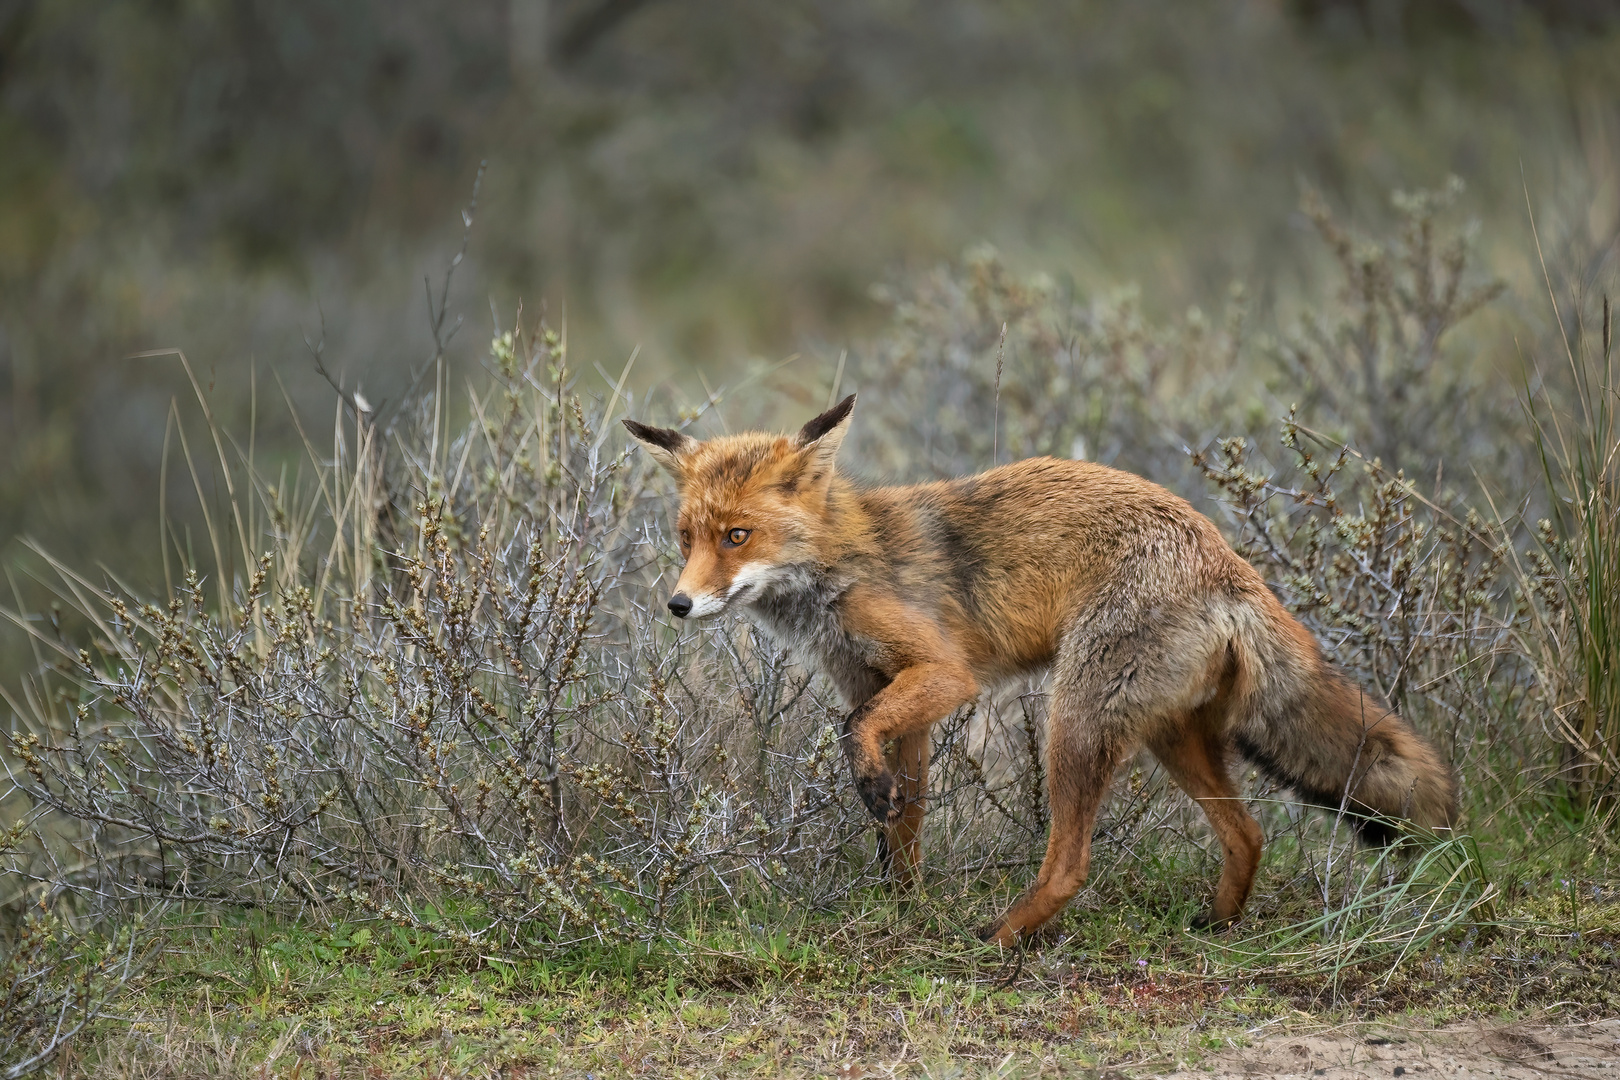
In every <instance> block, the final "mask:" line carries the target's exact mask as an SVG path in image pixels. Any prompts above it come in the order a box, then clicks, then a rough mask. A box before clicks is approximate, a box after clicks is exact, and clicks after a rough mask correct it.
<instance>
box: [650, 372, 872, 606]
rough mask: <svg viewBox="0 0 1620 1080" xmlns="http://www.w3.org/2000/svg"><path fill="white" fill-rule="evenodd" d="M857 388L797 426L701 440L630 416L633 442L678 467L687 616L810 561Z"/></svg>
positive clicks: (747, 593) (681, 588)
mask: <svg viewBox="0 0 1620 1080" xmlns="http://www.w3.org/2000/svg"><path fill="white" fill-rule="evenodd" d="M854 408H855V395H854V394H851V395H850V396H849V397H847V398H845V399H844V400H843V401H840V402H839V403H838V404H837V405H834V406H833V407H832V408H831V409H828V410H827V411H826V412H824V413H822V414H821V415H820V416H818V417H816V418H815V419H814V420H811V421H810V422H809V423H807V424H805V425H804V427H802V428H800V429H799V431H798V433H797V434H794V435H768V434H763V433H752V434H747V435H727V436H725V437H723V438H718V439H710V440H708V441H706V442H699V441H698V440H697V439H694V438H692V437H691V436H689V435H683V434H682V433H680V432H679V431H674V430H671V429H669V428H655V427H648V426H647V425H646V424H638V423H636V422H635V421H634V420H626V421H625V422H624V426H625V427H627V428H629V429H630V434H631V435H633V436H635V439H636V441H637V442H639V443H641V445H642V446H644V447H646V449H647V451H648V452H649V453H650V454H652V456H653V458H654V459H655V460H656V461H657V462H658V463H659V464H660V465H662V466H663V467H664V468H665V469H668V470H669V471H670V473H672V474H673V475H674V477H675V486H676V489H677V490H678V491H679V492H680V496H681V510H680V516H679V517H678V518H677V520H676V536H677V537H678V539H679V540H680V545H681V555H682V556H683V557H684V558H685V559H686V566H685V568H684V569H682V571H681V577H680V580H679V581H678V582H676V583H675V595H673V596H671V597H670V598H669V610H670V611H672V612H674V613H675V614H676V615H678V616H680V617H681V618H683V619H684V618H686V617H687V616H691V617H693V618H702V617H703V616H706V615H715V614H718V613H719V612H721V611H724V610H725V609H726V607H727V606H728V605H730V604H732V603H734V602H736V603H750V602H752V601H754V600H757V599H759V598H760V597H761V596H763V595H764V594H765V593H767V592H769V591H770V589H771V587H772V586H773V585H775V584H778V583H780V582H783V581H785V580H787V579H788V578H789V577H791V576H792V575H793V574H794V570H795V567H798V566H802V565H803V564H805V563H806V562H809V561H811V560H812V559H813V558H814V554H815V543H814V541H815V538H816V535H817V533H818V531H819V528H818V527H819V525H820V524H821V522H822V519H823V517H824V515H825V512H826V506H827V492H828V489H829V488H830V487H831V485H832V479H833V459H834V458H835V457H836V456H837V454H838V447H839V446H840V444H842V443H843V441H844V434H845V432H847V431H848V430H849V418H850V413H851V411H852V410H853V409H854Z"/></svg>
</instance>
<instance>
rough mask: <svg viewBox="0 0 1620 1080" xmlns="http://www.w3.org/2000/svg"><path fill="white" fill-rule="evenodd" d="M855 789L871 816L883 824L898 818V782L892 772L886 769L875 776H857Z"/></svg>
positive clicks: (899, 802) (891, 823)
mask: <svg viewBox="0 0 1620 1080" xmlns="http://www.w3.org/2000/svg"><path fill="white" fill-rule="evenodd" d="M855 790H856V791H859V792H860V793H861V800H862V801H863V802H865V803H866V808H867V809H868V810H870V811H871V812H872V816H873V817H875V818H877V819H878V821H880V822H882V823H883V824H885V825H893V824H894V823H895V822H896V821H897V820H899V818H900V806H901V801H900V784H899V782H898V781H896V780H895V778H894V773H892V772H890V771H888V770H887V769H885V770H883V771H882V772H880V773H878V774H877V775H876V776H857V777H856V778H855Z"/></svg>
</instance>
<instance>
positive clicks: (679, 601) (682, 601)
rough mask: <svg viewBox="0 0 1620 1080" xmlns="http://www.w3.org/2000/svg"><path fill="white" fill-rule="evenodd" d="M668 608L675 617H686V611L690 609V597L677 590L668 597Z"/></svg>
mask: <svg viewBox="0 0 1620 1080" xmlns="http://www.w3.org/2000/svg"><path fill="white" fill-rule="evenodd" d="M669 610H670V611H671V612H672V613H674V615H675V616H676V617H677V618H681V619H684V618H686V613H687V612H689V611H691V610H692V598H691V597H690V596H687V595H686V594H685V593H683V592H678V593H676V594H675V595H674V596H672V597H670V598H669Z"/></svg>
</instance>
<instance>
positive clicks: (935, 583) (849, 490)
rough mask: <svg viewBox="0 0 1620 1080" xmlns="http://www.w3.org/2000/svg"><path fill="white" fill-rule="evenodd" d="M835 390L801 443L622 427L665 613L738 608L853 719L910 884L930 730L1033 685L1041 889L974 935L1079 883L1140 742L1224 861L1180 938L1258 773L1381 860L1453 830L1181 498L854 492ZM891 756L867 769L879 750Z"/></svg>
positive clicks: (1239, 878)
mask: <svg viewBox="0 0 1620 1080" xmlns="http://www.w3.org/2000/svg"><path fill="white" fill-rule="evenodd" d="M854 405H855V397H854V395H850V396H849V397H847V398H845V399H844V400H843V401H841V402H839V403H838V404H837V405H836V406H834V407H833V408H832V409H829V410H828V411H827V412H825V413H823V414H822V415H820V416H818V417H816V418H815V419H813V420H811V421H810V422H809V423H807V424H805V425H804V427H803V429H802V430H800V431H799V432H798V433H797V434H796V435H792V436H785V435H783V436H778V435H770V434H759V433H755V434H746V435H732V436H726V437H723V438H716V439H711V440H709V441H706V442H700V441H698V440H696V439H693V438H691V437H689V436H687V435H684V434H682V433H680V432H678V431H672V430H669V429H666V428H655V427H649V426H647V425H645V424H639V423H636V422H635V421H633V420H626V421H625V424H626V426H627V427H628V428H629V429H630V433H631V434H632V435H633V436H635V438H636V439H637V440H638V441H639V442H640V443H641V444H642V445H643V446H644V447H645V448H646V449H647V450H648V451H649V452H650V453H651V454H652V456H653V457H654V458H655V459H656V460H657V461H658V462H659V463H660V464H662V465H663V466H664V467H665V468H666V469H668V470H669V472H671V473H672V474H674V477H675V482H676V486H677V489H678V491H679V494H680V499H681V505H680V514H679V518H678V535H679V540H680V549H681V555H682V556H683V557H684V558H685V560H686V565H685V567H684V569H683V570H682V572H681V576H680V580H679V581H678V582H677V583H676V587H675V594H674V595H673V596H672V597H671V598H670V600H669V610H670V611H671V612H673V613H674V614H675V615H677V616H679V617H681V618H701V617H704V616H710V615H715V614H717V613H719V612H721V611H724V610H726V609H727V608H730V607H733V606H736V607H739V608H746V609H747V611H748V613H749V614H750V616H751V617H752V618H753V619H755V620H756V621H757V622H759V623H761V624H762V625H763V627H764V628H765V629H766V630H767V632H769V633H770V634H771V635H772V636H773V637H775V638H776V639H777V640H779V641H781V642H783V643H785V644H786V645H787V646H789V647H790V648H791V649H792V650H793V651H794V653H795V655H796V656H797V657H798V658H799V659H800V660H801V661H802V662H804V663H805V664H806V665H807V666H811V667H814V668H817V669H819V670H820V671H821V672H823V673H824V674H825V675H826V676H827V677H828V678H830V679H831V680H832V682H833V684H834V685H835V686H836V687H837V689H838V691H839V693H840V694H841V695H842V697H843V698H844V701H845V702H846V703H847V704H848V706H849V707H850V709H851V710H852V711H851V712H850V713H849V716H848V719H847V721H846V722H845V728H844V739H843V743H844V747H845V751H846V754H847V756H848V760H849V765H850V769H851V771H852V772H853V774H854V779H855V785H856V788H857V790H858V791H859V792H860V795H861V797H862V799H864V800H865V803H866V805H867V807H868V808H869V809H870V810H871V812H872V814H873V815H874V816H875V817H876V818H877V819H878V820H879V821H880V822H882V823H884V824H885V825H886V826H887V838H888V846H889V850H890V852H891V853H892V855H891V857H892V858H893V860H894V864H895V869H896V873H897V874H899V875H900V876H902V877H904V878H909V877H911V876H912V875H914V874H915V873H916V870H917V865H918V857H919V845H918V838H919V832H920V829H921V825H922V815H923V792H924V790H925V787H926V783H927V770H928V753H929V740H928V735H929V729H930V728H931V727H932V726H933V724H934V723H935V722H937V721H939V720H941V719H943V718H944V717H946V716H948V715H950V713H951V712H953V711H954V710H955V709H956V708H957V707H959V706H961V705H963V704H965V703H967V702H970V701H973V700H974V699H975V698H976V697H977V696H978V694H979V691H980V689H981V688H982V687H985V686H990V685H993V684H995V683H996V682H998V681H1000V680H1004V679H1008V678H1010V677H1013V676H1017V675H1022V674H1025V673H1028V672H1032V671H1039V670H1042V669H1049V670H1050V672H1051V676H1052V689H1051V699H1050V701H1051V704H1050V709H1049V721H1048V731H1047V745H1046V758H1047V777H1048V783H1049V786H1050V793H1049V805H1050V807H1051V834H1050V836H1049V837H1048V841H1047V848H1046V858H1045V861H1044V862H1043V863H1042V864H1041V869H1040V873H1039V875H1038V876H1037V878H1036V880H1035V884H1034V885H1033V886H1032V887H1031V888H1030V889H1029V891H1028V892H1027V893H1025V894H1024V896H1023V897H1022V898H1021V899H1020V900H1019V901H1018V902H1017V903H1016V904H1014V905H1013V907H1012V908H1011V910H1010V911H1008V912H1007V914H1006V915H1005V916H1003V918H1002V919H1001V920H1000V921H999V922H997V923H996V924H994V925H993V926H991V927H990V928H988V929H987V930H986V931H985V932H984V935H983V936H984V937H985V938H987V939H989V940H994V941H996V942H999V943H1001V944H1003V945H1008V944H1012V943H1014V942H1016V941H1017V940H1019V939H1020V938H1022V937H1024V936H1026V935H1029V934H1031V933H1033V932H1034V931H1035V930H1036V929H1037V928H1038V927H1040V926H1041V924H1042V923H1044V922H1046V921H1047V920H1048V919H1050V918H1052V916H1053V915H1055V914H1057V913H1058V912H1059V911H1060V910H1061V909H1062V908H1063V906H1064V904H1066V903H1067V902H1068V901H1069V899H1070V898H1071V897H1072V896H1074V894H1075V893H1076V892H1078V891H1079V889H1080V886H1081V885H1082V884H1083V883H1084V882H1085V880H1086V870H1087V865H1088V863H1089V862H1090V857H1091V832H1092V827H1093V823H1094V821H1095V818H1096V814H1097V808H1098V805H1099V803H1100V802H1101V800H1102V798H1103V795H1104V794H1105V792H1106V791H1107V789H1108V787H1109V785H1110V783H1111V781H1112V779H1113V775H1114V771H1115V768H1116V766H1118V765H1120V764H1121V763H1122V762H1123V761H1124V760H1125V759H1126V758H1127V757H1128V756H1129V755H1131V754H1133V753H1134V752H1136V750H1137V749H1138V748H1139V747H1143V746H1145V747H1147V748H1148V749H1149V750H1151V751H1152V752H1153V754H1154V755H1155V756H1156V757H1157V758H1158V759H1159V761H1160V762H1162V763H1163V765H1164V767H1165V770H1166V771H1167V772H1168V773H1169V775H1170V776H1171V777H1172V778H1173V779H1174V780H1175V782H1176V783H1177V784H1178V785H1180V787H1181V788H1182V790H1184V791H1185V792H1186V793H1187V794H1188V795H1189V796H1191V797H1192V798H1193V799H1194V800H1196V801H1197V803H1198V805H1199V806H1200V807H1202V808H1203V811H1204V813H1205V815H1206V816H1207V817H1208V818H1209V823H1210V825H1211V826H1212V827H1213V829H1214V831H1215V834H1216V836H1217V837H1219V839H1220V842H1221V846H1222V848H1223V850H1224V853H1225V861H1224V865H1223V868H1222V871H1221V878H1220V883H1219V885H1218V886H1217V888H1216V892H1215V899H1214V902H1213V904H1212V905H1211V906H1210V908H1209V909H1208V911H1207V912H1206V913H1205V914H1203V915H1202V916H1200V917H1199V919H1198V920H1197V922H1196V923H1195V925H1199V926H1206V925H1207V926H1215V927H1224V926H1226V925H1229V924H1230V923H1232V922H1233V921H1234V920H1236V918H1237V917H1238V915H1239V914H1240V913H1241V912H1242V909H1243V904H1244V902H1245V901H1246V900H1247V899H1248V896H1249V890H1250V889H1251V887H1252V886H1253V884H1254V874H1255V869H1256V867H1257V865H1258V863H1259V859H1260V845H1261V840H1262V835H1261V831H1260V826H1259V824H1258V823H1257V822H1256V821H1255V820H1254V818H1253V817H1251V816H1250V814H1249V811H1248V809H1247V808H1246V807H1245V806H1244V803H1243V800H1242V798H1241V796H1240V795H1239V792H1238V788H1237V785H1236V784H1235V783H1234V782H1233V780H1232V774H1231V768H1232V763H1233V760H1234V758H1237V757H1242V758H1245V759H1247V760H1248V761H1250V762H1252V763H1253V764H1254V765H1256V766H1257V767H1258V768H1260V769H1261V770H1262V771H1263V772H1265V773H1266V774H1267V775H1269V776H1270V777H1272V778H1273V779H1275V780H1276V781H1278V782H1279V783H1282V784H1285V785H1287V786H1289V787H1292V788H1293V789H1294V790H1295V791H1296V792H1297V793H1298V794H1299V795H1300V796H1301V797H1302V798H1304V799H1305V800H1307V801H1308V802H1311V803H1313V804H1316V805H1318V806H1323V807H1328V808H1334V809H1340V808H1342V809H1343V810H1344V811H1345V812H1346V813H1347V814H1349V815H1350V816H1351V817H1352V818H1353V819H1354V820H1355V822H1356V823H1357V825H1358V828H1359V830H1360V832H1361V833H1362V835H1363V837H1364V838H1366V839H1368V840H1369V841H1371V842H1374V843H1387V842H1389V841H1390V840H1392V839H1393V838H1394V837H1395V835H1396V834H1397V832H1398V829H1399V826H1398V825H1397V824H1396V822H1397V821H1398V820H1399V819H1406V820H1408V821H1410V822H1412V823H1414V824H1415V825H1417V826H1420V827H1422V828H1427V829H1443V828H1449V827H1450V824H1451V821H1452V818H1453V816H1454V814H1455V812H1456V789H1455V786H1454V784H1453V781H1452V777H1451V772H1450V769H1449V768H1448V767H1447V766H1446V765H1445V764H1444V763H1443V762H1442V761H1441V759H1440V757H1439V755H1438V754H1437V753H1436V752H1435V750H1434V748H1433V747H1432V746H1430V745H1429V744H1428V743H1427V742H1425V741H1424V740H1423V739H1422V738H1421V737H1420V736H1419V735H1418V734H1417V733H1416V732H1414V731H1413V730H1412V728H1411V726H1410V725H1409V724H1407V723H1406V721H1405V720H1403V719H1401V718H1400V717H1399V716H1397V715H1396V714H1395V713H1394V712H1393V711H1391V710H1390V709H1389V707H1388V706H1387V705H1385V704H1384V703H1383V702H1381V701H1379V700H1378V699H1377V698H1376V697H1374V696H1373V695H1371V694H1369V693H1367V692H1365V691H1362V690H1361V689H1359V688H1357V687H1356V686H1355V685H1354V684H1353V683H1352V682H1351V681H1350V680H1349V679H1348V678H1346V676H1345V675H1344V673H1343V672H1342V671H1340V670H1339V669H1338V668H1337V667H1335V666H1334V665H1333V664H1331V663H1330V662H1329V661H1328V660H1327V659H1326V658H1325V657H1324V656H1323V655H1322V651H1321V649H1320V648H1319V647H1318V645H1317V643H1316V640H1315V639H1314V638H1312V636H1311V634H1310V632H1309V631H1308V630H1306V629H1305V627H1304V626H1302V625H1301V624H1300V623H1299V622H1298V620H1296V619H1295V618H1294V617H1293V616H1292V615H1290V614H1289V613H1288V612H1287V611H1286V610H1284V608H1283V606H1282V604H1281V603H1279V602H1278V600H1277V598H1276V597H1275V596H1273V595H1272V593H1271V591H1270V590H1269V589H1268V588H1267V587H1266V584H1265V582H1264V580H1263V579H1262V578H1261V577H1260V574H1259V573H1258V572H1257V571H1256V570H1255V569H1254V568H1253V567H1252V566H1250V565H1249V563H1248V562H1247V561H1245V560H1244V559H1243V558H1241V557H1240V556H1239V555H1237V553H1236V552H1234V551H1233V550H1232V548H1231V547H1230V546H1229V545H1228V544H1227V543H1226V542H1225V540H1223V539H1222V537H1221V534H1220V532H1219V531H1218V530H1217V529H1216V527H1215V525H1214V523H1213V522H1211V521H1210V520H1209V519H1208V518H1207V517H1205V516H1204V515H1202V514H1200V513H1199V512H1198V511H1196V510H1194V509H1193V508H1192V506H1191V505H1190V504H1188V503H1187V502H1186V501H1185V500H1183V499H1180V498H1178V497H1177V496H1175V495H1172V494H1171V493H1170V492H1168V491H1166V490H1165V489H1164V488H1162V487H1159V486H1158V485H1157V484H1153V483H1151V482H1149V481H1147V480H1144V479H1142V478H1140V477H1138V476H1133V475H1131V474H1130V473H1126V472H1121V471H1119V470H1117V469H1111V468H1107V467H1105V466H1102V465H1096V464H1092V463H1090V462H1086V461H1060V460H1056V459H1053V458H1032V459H1030V460H1027V461H1019V462H1016V463H1014V464H1011V465H1002V466H1000V467H997V468H994V469H990V470H989V471H988V472H983V473H979V474H977V475H974V476H965V477H961V478H959V479H956V480H947V481H941V482H937V483H927V484H916V485H912V486H908V487H863V486H859V485H857V484H855V483H853V482H852V481H850V480H849V479H848V478H846V477H844V476H841V475H839V473H838V471H837V469H836V468H835V464H834V459H835V458H836V456H837V454H838V448H839V445H840V444H841V443H842V442H843V440H844V435H845V433H846V432H847V431H848V430H849V422H850V416H851V413H852V410H853V408H854ZM891 740H892V742H893V749H892V750H891V751H890V752H889V753H888V754H887V756H885V752H884V744H885V743H887V742H890V741H891Z"/></svg>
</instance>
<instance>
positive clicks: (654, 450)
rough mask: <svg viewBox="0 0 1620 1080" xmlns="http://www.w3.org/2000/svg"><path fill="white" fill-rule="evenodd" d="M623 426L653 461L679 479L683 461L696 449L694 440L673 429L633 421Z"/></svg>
mask: <svg viewBox="0 0 1620 1080" xmlns="http://www.w3.org/2000/svg"><path fill="white" fill-rule="evenodd" d="M624 426H625V427H626V428H628V429H629V431H630V434H631V435H632V436H633V437H634V438H635V440H636V441H637V442H638V443H640V444H641V445H642V446H645V447H646V448H647V452H648V453H649V454H651V455H652V456H653V460H654V461H656V462H658V464H660V465H662V466H663V467H664V468H666V469H668V470H669V471H670V472H671V473H673V474H674V475H675V478H676V479H677V480H678V479H680V478H681V476H682V475H683V474H684V472H685V467H684V465H683V459H684V458H685V457H686V456H687V455H688V454H690V453H691V452H692V451H693V450H696V449H697V446H698V441H697V440H696V439H694V438H692V437H691V436H690V435H682V434H681V433H680V432H678V431H676V430H675V429H674V428H659V427H652V426H650V425H648V424H642V423H637V422H636V421H634V420H626V421H625V422H624Z"/></svg>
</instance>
